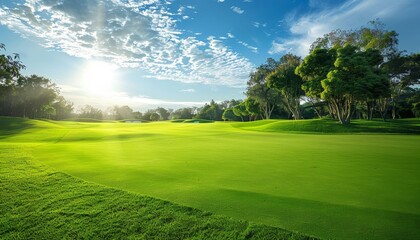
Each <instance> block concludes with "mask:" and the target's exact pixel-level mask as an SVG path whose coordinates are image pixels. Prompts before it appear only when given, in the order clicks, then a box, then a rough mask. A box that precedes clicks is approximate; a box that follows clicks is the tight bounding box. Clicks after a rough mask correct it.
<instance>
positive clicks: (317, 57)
mask: <svg viewBox="0 0 420 240" xmlns="http://www.w3.org/2000/svg"><path fill="white" fill-rule="evenodd" d="M336 57H337V49H335V48H332V49H323V48H316V49H314V50H313V51H312V52H311V53H310V54H309V55H308V56H306V57H305V59H304V60H303V62H302V63H301V64H300V65H299V66H298V67H297V68H296V70H295V73H296V74H297V75H299V76H301V77H302V79H303V80H304V81H303V83H302V89H303V90H304V91H305V93H306V97H307V98H308V100H309V101H310V102H311V103H312V106H313V108H314V111H315V112H316V113H317V114H318V116H319V117H321V116H322V115H321V109H319V108H317V107H316V105H318V106H319V103H320V102H321V99H322V98H321V93H322V92H323V91H324V89H323V88H322V84H321V81H322V80H324V79H326V78H327V75H328V73H329V72H330V71H331V70H332V69H333V68H334V62H335V60H336ZM323 100H324V101H327V102H328V106H329V111H330V115H331V117H333V118H335V117H336V114H335V112H334V109H333V108H332V106H331V103H330V102H329V100H328V99H323Z"/></svg>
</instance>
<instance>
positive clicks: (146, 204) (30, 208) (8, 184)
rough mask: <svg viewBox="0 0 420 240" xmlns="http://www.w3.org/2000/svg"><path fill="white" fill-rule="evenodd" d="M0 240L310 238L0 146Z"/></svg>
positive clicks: (19, 149) (17, 148)
mask: <svg viewBox="0 0 420 240" xmlns="http://www.w3.org/2000/svg"><path fill="white" fill-rule="evenodd" d="M0 169H1V170H0V187H1V191H2V193H1V199H0V200H1V202H0V203H1V204H0V238H2V239H34V238H35V239H128V238H136V239H191V238H194V239H302V240H303V239H308V240H309V239H315V238H312V237H306V236H304V235H301V234H298V233H292V232H289V231H285V230H282V229H279V228H273V227H268V226H264V225H257V224H251V223H248V222H246V221H237V220H232V219H229V218H226V217H222V216H217V215H213V214H211V213H209V212H203V211H200V210H197V209H193V208H188V207H183V206H179V205H175V204H172V203H170V202H167V201H163V200H158V199H154V198H150V197H146V196H141V195H137V194H133V193H127V192H124V191H121V190H116V189H112V188H107V187H104V186H99V185H96V184H92V183H87V182H84V181H81V180H78V179H75V178H72V177H70V176H68V175H66V174H63V173H61V172H57V171H53V170H51V169H49V168H46V167H44V166H42V165H39V164H36V163H34V162H33V161H31V160H30V153H28V152H25V151H24V150H23V149H22V148H20V147H14V146H7V145H0Z"/></svg>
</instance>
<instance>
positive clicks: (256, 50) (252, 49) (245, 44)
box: [238, 41, 258, 53]
mask: <svg viewBox="0 0 420 240" xmlns="http://www.w3.org/2000/svg"><path fill="white" fill-rule="evenodd" d="M238 43H239V44H241V45H242V46H244V47H246V48H248V49H249V50H251V52H253V53H258V48H257V47H254V46H251V45H249V44H248V43H246V42H243V41H238Z"/></svg>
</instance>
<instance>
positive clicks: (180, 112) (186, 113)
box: [171, 107, 196, 119]
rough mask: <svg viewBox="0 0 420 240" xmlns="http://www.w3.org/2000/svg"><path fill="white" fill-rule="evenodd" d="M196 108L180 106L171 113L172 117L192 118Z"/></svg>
mask: <svg viewBox="0 0 420 240" xmlns="http://www.w3.org/2000/svg"><path fill="white" fill-rule="evenodd" d="M195 109H196V108H192V107H191V108H180V109H177V110H175V111H173V112H172V113H171V119H191V118H193V117H194V112H195Z"/></svg>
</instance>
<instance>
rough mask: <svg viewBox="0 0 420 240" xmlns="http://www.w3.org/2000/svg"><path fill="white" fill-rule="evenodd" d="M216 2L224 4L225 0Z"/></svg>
mask: <svg viewBox="0 0 420 240" xmlns="http://www.w3.org/2000/svg"><path fill="white" fill-rule="evenodd" d="M217 2H219V3H222V2H225V0H217Z"/></svg>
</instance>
